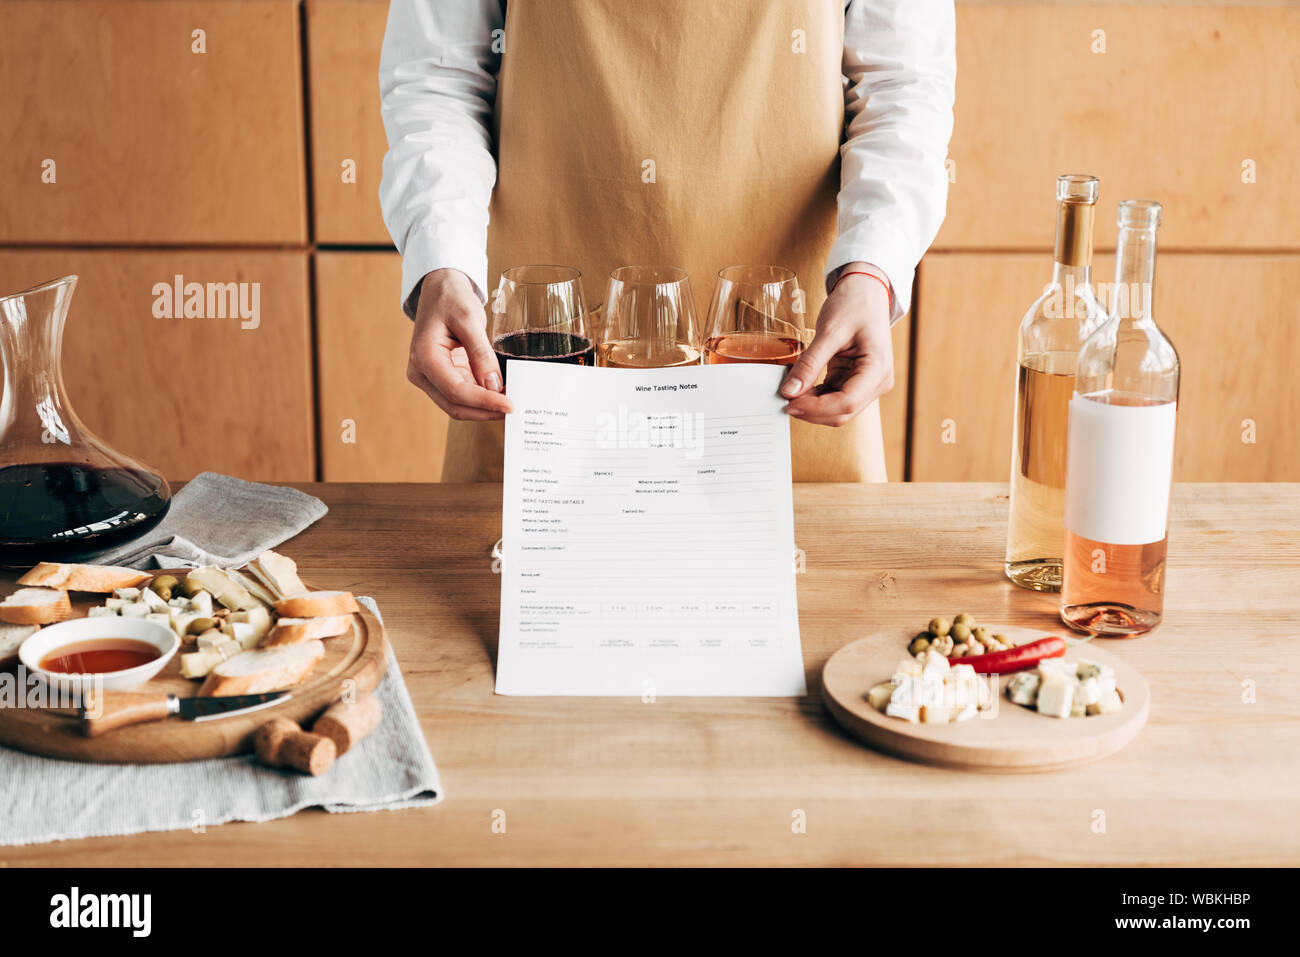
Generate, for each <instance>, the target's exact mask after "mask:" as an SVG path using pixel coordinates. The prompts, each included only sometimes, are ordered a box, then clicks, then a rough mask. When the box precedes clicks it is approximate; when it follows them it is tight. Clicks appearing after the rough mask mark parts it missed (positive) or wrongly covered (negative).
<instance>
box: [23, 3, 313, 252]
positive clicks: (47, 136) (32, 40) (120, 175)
mask: <svg viewBox="0 0 1300 957" xmlns="http://www.w3.org/2000/svg"><path fill="white" fill-rule="evenodd" d="M196 30H202V31H204V34H205V35H204V37H203V42H204V44H205V45H206V51H207V52H205V53H195V52H193V45H194V44H195V42H196V41H195V39H194V38H193V32H194V31H196ZM0 90H3V91H4V93H3V95H0V128H3V129H4V130H5V131H6V136H5V146H4V148H3V149H0V182H3V183H4V184H5V196H4V202H3V203H0V242H4V243H33V244H36V243H141V244H150V245H154V244H171V243H175V244H185V243H189V244H195V245H199V244H213V243H246V244H252V243H286V244H287V243H303V242H306V239H307V214H306V209H307V206H306V180H305V175H306V171H305V159H304V154H305V150H304V142H303V140H304V137H303V124H302V77H301V56H300V42H299V34H298V6H297V4H296V3H295V2H293V0H229V2H223V3H210V2H202V0H169V2H166V3H156V2H151V0H66V2H56V3H51V2H48V0H5V2H4V4H3V11H0ZM47 160H52V161H53V162H54V167H53V173H54V182H52V183H46V182H43V181H42V174H43V173H44V172H45V168H44V167H43V164H44V163H45V162H46V161H47Z"/></svg>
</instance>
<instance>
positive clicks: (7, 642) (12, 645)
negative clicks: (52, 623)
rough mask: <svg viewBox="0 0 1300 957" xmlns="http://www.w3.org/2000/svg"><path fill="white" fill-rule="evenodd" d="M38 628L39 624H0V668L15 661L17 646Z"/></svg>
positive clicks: (39, 628) (16, 658) (38, 629)
mask: <svg viewBox="0 0 1300 957" xmlns="http://www.w3.org/2000/svg"><path fill="white" fill-rule="evenodd" d="M40 630H41V626H40V625H0V668H8V667H9V666H10V665H12V664H14V663H15V662H17V661H18V646H19V645H21V644H22V643H23V642H24V641H26V640H27V639H28V638H30V637H31V636H32V635H34V634H36V633H37V632H38V631H40Z"/></svg>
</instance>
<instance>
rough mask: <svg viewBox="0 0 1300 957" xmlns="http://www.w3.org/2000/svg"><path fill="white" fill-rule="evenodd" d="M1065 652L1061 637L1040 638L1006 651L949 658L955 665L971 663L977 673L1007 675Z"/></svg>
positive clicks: (949, 661) (950, 662) (1057, 656)
mask: <svg viewBox="0 0 1300 957" xmlns="http://www.w3.org/2000/svg"><path fill="white" fill-rule="evenodd" d="M1063 654H1065V641H1064V639H1061V638H1056V637H1052V638H1040V639H1039V640H1038V641H1031V642H1029V644H1027V645H1017V646H1016V647H1015V648H1008V649H1007V650H1006V651H991V652H989V653H988V654H987V655H972V656H970V657H968V658H949V659H948V663H949V664H953V665H970V666H971V667H972V668H974V669H975V673H976V674H981V675H1005V674H1010V673H1011V672H1013V671H1024V670H1025V669H1026V668H1032V667H1034V665H1036V664H1038V663H1039V662H1040V661H1042V660H1043V659H1044V658H1059V657H1061V656H1062V655H1063Z"/></svg>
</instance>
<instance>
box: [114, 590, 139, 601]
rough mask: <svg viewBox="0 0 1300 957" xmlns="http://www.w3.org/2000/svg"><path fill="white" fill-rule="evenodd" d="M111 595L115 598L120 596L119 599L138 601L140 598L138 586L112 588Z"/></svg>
mask: <svg viewBox="0 0 1300 957" xmlns="http://www.w3.org/2000/svg"><path fill="white" fill-rule="evenodd" d="M113 596H114V597H115V598H121V599H123V600H124V601H139V600H140V589H138V588H114V589H113Z"/></svg>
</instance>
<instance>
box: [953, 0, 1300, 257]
mask: <svg viewBox="0 0 1300 957" xmlns="http://www.w3.org/2000/svg"><path fill="white" fill-rule="evenodd" d="M957 27H958V30H957V63H958V77H957V103H956V127H955V131H954V135H953V140H952V144H951V146H950V149H949V155H950V157H951V159H952V161H953V162H954V163H955V176H956V179H955V182H953V183H952V185H951V187H950V190H951V192H950V197H949V202H948V218H947V222H946V223H945V224H944V227H943V230H942V231H941V232H940V234H939V238H938V240H937V242H936V247H935V248H938V249H954V248H955V249H1029V248H1044V247H1047V248H1050V245H1051V241H1052V222H1053V219H1052V217H1053V198H1052V194H1053V188H1054V180H1055V177H1056V176H1057V174H1058V173H1066V172H1079V173H1092V174H1095V175H1097V176H1099V177H1100V178H1101V191H1102V192H1101V195H1102V201H1103V208H1104V209H1105V213H1104V214H1103V215H1101V216H1099V217H1098V231H1097V242H1098V244H1099V247H1100V246H1111V247H1113V245H1114V242H1115V219H1114V212H1113V211H1114V203H1115V201H1116V200H1119V199H1125V198H1129V197H1138V196H1141V197H1151V198H1155V199H1159V200H1160V201H1161V202H1163V203H1165V209H1166V219H1165V226H1164V228H1163V230H1162V235H1161V241H1162V242H1163V243H1164V244H1165V246H1166V247H1167V248H1171V249H1172V248H1175V247H1177V248H1184V249H1256V250H1276V249H1295V248H1296V247H1297V235H1296V229H1295V224H1296V222H1297V221H1300V191H1297V190H1296V189H1295V188H1294V182H1295V177H1296V173H1297V166H1296V122H1295V118H1296V117H1297V116H1300V57H1297V55H1296V51H1297V50H1300V7H1297V6H1296V5H1295V4H1276V5H1263V4H1261V5H1251V4H1234V5H1214V6H1189V5H1183V4H1176V5H1169V6H1167V7H1163V6H1155V5H1150V4H1146V5H1132V4H1125V5H1113V4H1112V5H1094V4H1086V3H1085V4H1066V3H1037V4H984V3H979V4H970V3H964V4H959V5H958V17H957ZM1095 31H1104V42H1105V52H1104V53H1094V52H1092V49H1093V46H1094V44H1097V43H1098V42H1099V41H1100V40H1101V39H1102V37H1101V35H1100V34H1096V33H1095ZM1247 160H1252V161H1254V164H1255V177H1256V182H1255V183H1253V184H1246V183H1243V182H1242V164H1243V162H1245V161H1247Z"/></svg>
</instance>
